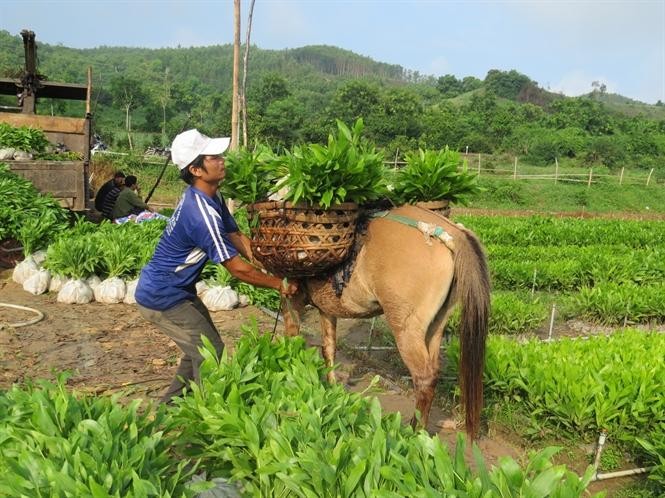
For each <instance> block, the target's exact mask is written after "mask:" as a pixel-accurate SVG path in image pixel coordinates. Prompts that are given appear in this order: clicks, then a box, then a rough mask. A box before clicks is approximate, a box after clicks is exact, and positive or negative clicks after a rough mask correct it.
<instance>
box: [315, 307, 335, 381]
mask: <svg viewBox="0 0 665 498" xmlns="http://www.w3.org/2000/svg"><path fill="white" fill-rule="evenodd" d="M319 318H320V320H321V354H322V355H323V359H324V361H325V363H326V366H327V367H328V368H330V371H329V372H328V376H327V378H328V382H330V383H331V384H332V383H335V382H336V380H337V379H336V377H335V371H334V370H333V369H332V368H333V367H334V366H335V353H336V351H337V318H336V317H334V316H332V315H328V314H327V313H324V312H323V311H321V310H319Z"/></svg>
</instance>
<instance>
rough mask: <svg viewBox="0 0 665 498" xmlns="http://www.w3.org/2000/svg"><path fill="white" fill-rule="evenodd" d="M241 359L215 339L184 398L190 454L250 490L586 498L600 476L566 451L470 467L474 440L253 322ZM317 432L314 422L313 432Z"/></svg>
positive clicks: (184, 442)
mask: <svg viewBox="0 0 665 498" xmlns="http://www.w3.org/2000/svg"><path fill="white" fill-rule="evenodd" d="M243 331H244V336H243V337H242V338H241V339H240V340H239V341H238V342H237V343H236V351H235V353H234V355H233V358H229V357H228V355H227V353H226V351H224V353H223V354H222V358H221V359H217V358H215V357H214V352H213V348H212V346H211V345H210V344H209V343H208V344H206V349H205V350H204V351H203V354H204V357H205V360H204V362H203V364H202V366H201V378H202V382H201V385H200V386H199V385H196V384H192V385H191V391H190V392H189V393H188V394H187V395H186V396H185V397H184V398H182V399H178V400H176V401H175V403H176V407H177V408H176V411H175V413H174V417H175V421H176V422H177V425H178V427H179V429H180V430H181V431H182V434H181V437H180V439H179V441H178V448H179V451H181V452H183V453H184V454H186V455H188V456H190V457H192V458H201V468H202V469H205V470H206V471H207V472H209V473H210V474H212V475H217V476H221V477H224V478H227V479H230V480H231V481H234V482H237V483H238V484H239V485H240V486H242V488H243V490H244V491H245V492H246V493H247V495H248V496H266V497H267V496H302V497H347V496H348V497H351V496H362V497H369V496H385V497H397V496H432V497H433V496H442V495H445V496H453V495H455V496H457V495H459V496H473V497H491V496H503V497H515V498H517V497H520V496H542V497H561V498H563V497H564V496H570V497H579V496H582V495H583V493H584V489H585V488H586V486H587V485H588V483H589V481H590V478H591V470H589V471H588V472H587V473H586V475H585V476H584V477H583V478H579V477H578V476H576V475H575V474H573V473H572V472H569V471H568V470H566V469H565V467H563V466H554V465H552V463H551V458H552V456H553V455H554V454H555V453H556V451H557V450H556V449H555V448H548V449H546V450H543V451H542V452H540V453H538V454H534V455H531V457H530V459H529V461H528V463H527V464H526V467H525V468H521V467H520V466H519V465H518V464H517V463H516V462H514V461H513V460H511V459H509V458H505V459H502V460H501V461H500V463H499V465H498V466H497V467H494V468H492V469H491V470H488V469H487V467H486V465H485V463H484V461H483V458H482V456H481V454H480V452H479V451H478V450H477V449H476V450H475V451H474V456H475V460H476V465H475V468H476V470H471V468H470V467H469V465H468V464H467V462H466V460H465V457H464V454H465V451H464V446H465V444H464V438H463V436H461V435H460V436H459V438H458V444H457V448H456V450H455V451H454V452H453V453H450V452H449V451H448V450H447V449H446V447H445V446H444V445H443V444H442V442H441V441H440V439H439V438H438V437H431V436H429V435H428V434H427V433H425V432H424V431H421V432H414V431H413V430H412V429H411V428H410V427H408V426H405V425H403V424H402V423H401V420H400V416H399V415H398V414H390V415H383V414H382V412H381V407H380V405H379V402H378V400H376V399H374V398H366V397H364V396H362V395H360V394H358V393H349V392H347V391H346V390H345V389H344V388H343V387H342V386H341V385H339V384H334V385H326V384H325V383H324V382H322V381H321V378H322V377H323V376H324V375H325V373H326V368H325V367H324V365H323V360H322V359H321V357H320V355H319V354H318V352H317V351H316V350H315V349H307V348H305V343H304V340H303V339H302V338H291V339H290V338H279V339H277V340H273V339H272V338H271V337H270V335H268V334H265V335H259V333H258V329H257V328H256V324H255V323H254V324H252V325H251V326H244V327H243ZM303 429H306V430H303Z"/></svg>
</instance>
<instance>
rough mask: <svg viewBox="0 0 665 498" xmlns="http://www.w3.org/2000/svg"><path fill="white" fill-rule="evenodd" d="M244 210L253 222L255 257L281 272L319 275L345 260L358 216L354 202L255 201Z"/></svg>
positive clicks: (307, 275)
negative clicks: (323, 205) (320, 204)
mask: <svg viewBox="0 0 665 498" xmlns="http://www.w3.org/2000/svg"><path fill="white" fill-rule="evenodd" d="M247 211H248V214H249V218H250V223H251V224H252V226H253V228H252V252H253V253H254V257H256V259H258V260H259V261H260V262H261V263H262V264H263V266H265V267H266V269H267V270H269V271H271V272H273V273H275V274H277V275H280V276H285V277H290V278H299V277H311V276H314V275H320V274H321V273H323V272H325V271H326V270H329V269H330V268H332V267H334V266H336V265H338V264H340V263H341V262H342V261H344V259H345V258H346V256H347V254H348V252H349V250H350V249H351V247H352V245H353V240H354V234H355V229H356V222H357V219H358V205H357V204H355V203H344V204H338V205H336V206H332V207H330V208H329V209H323V208H321V207H316V206H310V205H307V204H300V203H299V204H295V205H294V204H291V203H290V202H281V201H278V202H257V203H254V204H250V205H249V206H248V207H247ZM257 218H258V220H257Z"/></svg>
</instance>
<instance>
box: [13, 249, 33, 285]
mask: <svg viewBox="0 0 665 498" xmlns="http://www.w3.org/2000/svg"><path fill="white" fill-rule="evenodd" d="M38 271H39V266H37V263H35V260H34V259H33V258H32V256H28V257H26V258H25V259H24V260H23V261H21V262H20V263H19V264H17V265H16V267H15V268H14V272H13V273H12V280H13V281H14V282H16V283H17V284H20V285H23V282H25V281H26V280H28V279H29V278H30V277H32V276H33V275H34V274H35V273H37V272H38Z"/></svg>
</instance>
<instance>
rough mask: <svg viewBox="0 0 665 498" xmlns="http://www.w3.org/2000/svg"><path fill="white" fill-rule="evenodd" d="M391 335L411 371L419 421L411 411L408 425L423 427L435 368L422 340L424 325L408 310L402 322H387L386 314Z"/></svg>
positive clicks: (433, 381)
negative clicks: (411, 416) (393, 336)
mask: <svg viewBox="0 0 665 498" xmlns="http://www.w3.org/2000/svg"><path fill="white" fill-rule="evenodd" d="M386 318H387V319H388V323H390V326H391V328H392V330H393V333H394V335H395V341H396V343H397V349H398V350H399V354H400V356H401V357H402V361H403V362H404V364H405V365H406V368H408V370H409V372H410V373H411V379H412V381H413V390H414V394H415V398H416V410H417V411H418V412H420V422H419V421H418V418H417V414H416V413H414V415H413V418H412V419H411V425H412V426H413V427H414V428H415V427H416V426H417V425H418V424H419V423H420V425H422V426H423V427H427V422H428V420H429V412H430V409H431V408H432V401H433V399H434V388H435V387H436V382H437V375H438V373H439V371H438V359H437V361H436V362H435V363H434V364H433V362H432V361H431V357H430V352H429V351H428V348H427V345H426V343H425V336H426V334H427V328H428V327H427V324H425V323H423V322H424V321H423V320H422V319H420V318H419V317H418V316H417V313H412V314H411V315H410V316H409V317H407V318H406V319H405V320H404V321H403V322H404V323H403V324H401V325H400V324H396V323H391V322H392V321H391V319H390V317H386Z"/></svg>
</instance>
